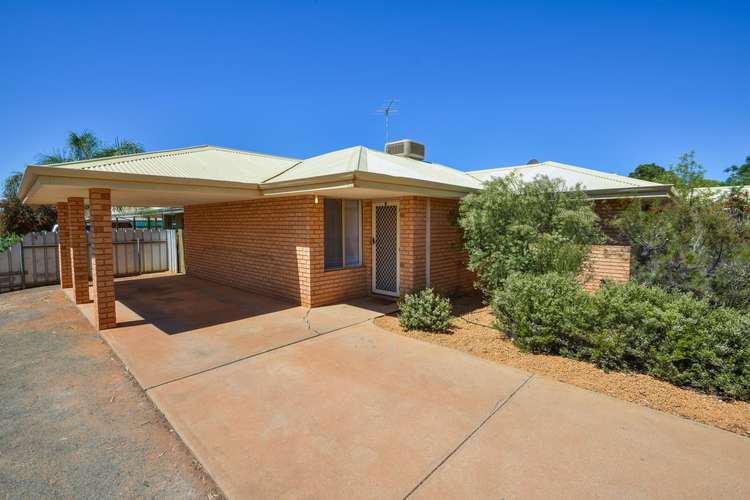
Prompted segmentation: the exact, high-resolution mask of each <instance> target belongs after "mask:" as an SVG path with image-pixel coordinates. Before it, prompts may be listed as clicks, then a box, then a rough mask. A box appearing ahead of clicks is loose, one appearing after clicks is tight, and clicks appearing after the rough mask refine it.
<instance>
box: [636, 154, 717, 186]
mask: <svg viewBox="0 0 750 500" xmlns="http://www.w3.org/2000/svg"><path fill="white" fill-rule="evenodd" d="M628 177H632V178H634V179H642V180H644V181H651V182H658V183H659V184H672V185H674V186H675V188H677V190H678V191H680V192H683V193H687V192H689V191H690V190H692V189H694V188H698V187H711V186H721V185H722V184H723V183H722V182H721V181H716V180H713V179H706V169H705V168H704V167H703V165H701V164H700V163H698V161H697V160H696V159H695V151H688V152H687V153H685V154H683V155H681V156H680V157H679V159H678V161H677V163H676V164H674V165H670V167H669V169H665V168H664V167H662V166H659V165H657V164H656V163H642V164H640V165H638V166H637V167H635V169H634V170H633V171H632V172H630V173H629V174H628Z"/></svg>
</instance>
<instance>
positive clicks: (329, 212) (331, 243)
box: [323, 198, 362, 269]
mask: <svg viewBox="0 0 750 500" xmlns="http://www.w3.org/2000/svg"><path fill="white" fill-rule="evenodd" d="M323 226H324V237H323V253H324V257H323V260H324V267H325V269H339V268H342V267H353V266H359V265H361V264H362V204H361V202H360V201H359V200H333V199H328V198H326V199H324V200H323Z"/></svg>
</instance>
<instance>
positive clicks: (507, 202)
mask: <svg viewBox="0 0 750 500" xmlns="http://www.w3.org/2000/svg"><path fill="white" fill-rule="evenodd" d="M458 223H459V225H460V226H461V228H462V229H463V237H464V246H465V247H466V250H467V253H468V256H469V269H471V270H472V271H475V272H476V273H477V277H478V284H479V285H480V287H481V288H482V289H483V290H484V292H485V293H487V294H488V295H491V294H492V293H494V291H495V290H497V289H499V288H501V287H502V286H503V284H504V282H505V280H506V279H507V278H508V277H509V276H510V275H511V274H513V273H533V274H544V273H549V272H560V273H577V272H578V271H579V269H580V268H581V264H582V263H583V261H584V259H585V258H586V256H587V255H588V253H589V250H590V245H592V244H596V243H601V242H603V241H604V239H605V238H604V235H603V234H602V232H601V228H600V227H599V219H598V217H597V215H596V213H595V212H594V210H593V203H592V202H591V201H590V200H589V199H588V198H587V197H586V194H585V193H584V192H583V191H582V190H581V189H580V187H579V186H566V185H565V183H564V182H563V181H561V180H559V179H549V178H546V177H538V178H536V179H535V180H533V181H531V182H523V181H522V180H521V179H520V177H518V176H515V175H509V176H507V177H501V178H498V179H494V180H492V181H490V182H487V183H485V185H484V188H483V189H482V190H481V191H479V192H477V193H473V194H470V195H468V196H466V197H465V198H464V199H463V200H462V201H461V205H460V207H459V218H458Z"/></svg>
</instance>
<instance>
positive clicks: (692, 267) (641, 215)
mask: <svg viewBox="0 0 750 500" xmlns="http://www.w3.org/2000/svg"><path fill="white" fill-rule="evenodd" d="M731 199H732V200H733V201H732V203H734V204H733V205H732V206H733V207H735V209H734V210H731V209H730V210H727V202H726V201H725V200H712V199H710V198H707V197H700V196H692V197H690V198H689V199H685V198H681V197H678V198H676V199H675V200H672V201H671V202H669V203H665V204H661V205H659V206H656V207H652V208H651V209H650V210H643V209H642V207H641V206H640V204H639V203H634V204H633V205H632V206H631V207H630V208H629V209H628V210H626V211H625V212H624V213H623V214H622V215H621V216H620V217H619V218H618V219H617V220H616V221H615V225H616V226H617V227H618V229H619V230H620V231H621V233H622V234H623V235H624V236H625V237H626V238H627V240H628V241H629V242H630V244H631V246H632V247H633V257H634V269H633V278H634V279H635V280H636V281H638V282H640V283H643V284H647V285H659V286H661V287H664V288H666V289H668V290H677V291H682V292H690V293H693V294H695V295H696V296H698V297H705V298H707V299H709V300H710V301H711V302H712V303H714V304H717V305H725V306H732V307H747V306H750V217H747V216H746V214H747V212H746V211H744V210H745V208H743V209H742V210H743V212H742V213H740V212H739V211H738V210H737V208H738V207H743V205H742V203H745V202H744V201H742V200H740V199H739V198H731ZM744 207H746V205H744ZM743 214H744V215H743Z"/></svg>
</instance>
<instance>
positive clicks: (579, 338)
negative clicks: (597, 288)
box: [492, 273, 595, 356]
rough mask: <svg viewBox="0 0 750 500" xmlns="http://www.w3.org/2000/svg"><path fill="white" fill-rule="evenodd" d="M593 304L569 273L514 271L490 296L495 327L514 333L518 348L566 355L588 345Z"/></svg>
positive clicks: (593, 312) (593, 316) (593, 314)
mask: <svg viewBox="0 0 750 500" xmlns="http://www.w3.org/2000/svg"><path fill="white" fill-rule="evenodd" d="M593 306H594V304H593V300H592V298H591V297H590V296H589V295H588V294H586V292H584V291H583V289H582V288H581V286H580V285H579V284H578V283H577V282H576V280H575V276H574V275H572V274H558V273H548V274H539V275H533V274H521V273H515V274H512V275H511V276H510V277H508V279H507V280H506V281H505V286H504V287H502V288H500V289H498V290H496V291H495V293H494V294H493V297H492V312H493V313H494V315H495V317H496V318H497V320H498V326H499V327H501V328H504V329H505V330H506V331H507V332H508V333H509V334H511V335H512V336H513V341H514V342H515V344H516V345H517V346H518V347H520V348H521V349H524V350H527V351H532V352H536V353H548V354H566V355H569V356H575V353H576V352H578V351H580V350H581V349H582V348H585V347H587V346H588V340H587V336H588V332H589V331H590V330H591V327H592V326H593V324H594V321H595V311H594V308H593Z"/></svg>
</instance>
